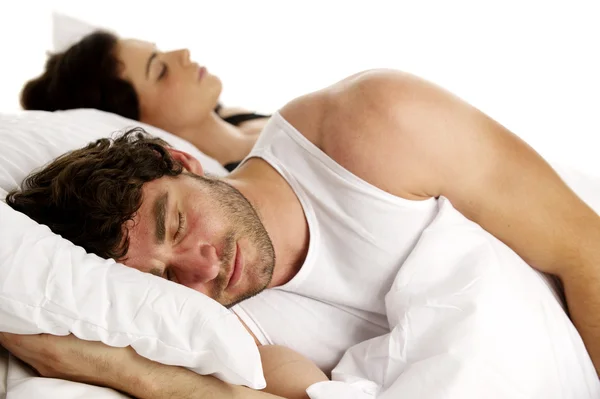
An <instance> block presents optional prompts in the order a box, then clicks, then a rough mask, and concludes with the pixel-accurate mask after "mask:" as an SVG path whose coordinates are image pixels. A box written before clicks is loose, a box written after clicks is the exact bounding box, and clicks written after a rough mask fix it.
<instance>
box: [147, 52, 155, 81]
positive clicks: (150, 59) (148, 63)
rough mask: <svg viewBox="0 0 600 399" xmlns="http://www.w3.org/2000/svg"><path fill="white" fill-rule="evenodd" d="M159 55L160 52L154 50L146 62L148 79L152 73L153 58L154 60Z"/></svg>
mask: <svg viewBox="0 0 600 399" xmlns="http://www.w3.org/2000/svg"><path fill="white" fill-rule="evenodd" d="M157 55H158V53H157V52H156V51H154V52H153V53H152V54H150V57H148V62H147V63H146V79H148V73H150V64H152V60H154V59H155V58H156V56H157Z"/></svg>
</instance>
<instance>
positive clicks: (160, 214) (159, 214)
mask: <svg viewBox="0 0 600 399" xmlns="http://www.w3.org/2000/svg"><path fill="white" fill-rule="evenodd" d="M168 202H169V193H168V192H165V193H164V194H162V195H161V196H160V197H158V198H157V199H156V202H154V220H155V221H156V231H155V234H156V242H157V243H158V244H162V243H164V242H165V235H166V227H165V218H166V214H167V203H168Z"/></svg>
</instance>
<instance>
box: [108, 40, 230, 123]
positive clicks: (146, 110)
mask: <svg viewBox="0 0 600 399" xmlns="http://www.w3.org/2000/svg"><path fill="white" fill-rule="evenodd" d="M117 57H118V59H119V60H120V61H121V62H122V64H123V69H122V73H121V77H122V78H124V79H126V80H128V81H129V82H131V83H132V84H133V86H134V88H135V91H136V93H137V95H138V98H139V102H140V120H141V121H142V122H145V123H148V124H151V125H154V126H157V127H160V128H162V129H165V130H168V131H171V132H172V133H176V134H177V133H178V132H182V130H185V129H187V128H190V127H193V126H195V125H197V124H198V123H201V121H202V119H204V118H206V117H207V116H208V115H209V113H210V112H212V110H214V108H215V107H216V105H217V102H218V99H219V95H220V94H221V81H220V80H219V78H218V77H216V76H214V75H212V74H210V73H209V72H208V70H207V69H206V68H204V67H200V66H199V65H198V64H197V63H195V62H192V61H191V60H190V52H189V51H188V50H176V51H170V52H166V53H163V52H161V51H158V50H157V49H156V46H155V45H154V44H152V43H148V42H144V41H140V40H132V39H126V40H120V41H119V45H118V46H117Z"/></svg>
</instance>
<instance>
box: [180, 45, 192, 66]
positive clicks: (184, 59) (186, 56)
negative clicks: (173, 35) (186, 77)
mask: <svg viewBox="0 0 600 399" xmlns="http://www.w3.org/2000/svg"><path fill="white" fill-rule="evenodd" d="M179 57H180V59H181V63H182V64H183V65H187V64H189V63H190V50H188V49H186V48H184V49H181V50H179Z"/></svg>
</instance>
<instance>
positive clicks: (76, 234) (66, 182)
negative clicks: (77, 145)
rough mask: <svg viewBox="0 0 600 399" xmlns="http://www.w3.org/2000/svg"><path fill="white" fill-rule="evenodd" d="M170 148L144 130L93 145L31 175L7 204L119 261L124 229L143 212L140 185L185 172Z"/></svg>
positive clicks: (125, 241)
mask: <svg viewBox="0 0 600 399" xmlns="http://www.w3.org/2000/svg"><path fill="white" fill-rule="evenodd" d="M168 147H169V146H168V144H167V143H166V142H165V141H163V140H161V139H159V138H156V137H152V136H150V135H148V134H147V133H146V132H145V131H144V130H143V129H142V128H134V129H131V130H129V131H127V132H125V133H123V134H120V135H118V136H116V137H115V138H112V139H109V138H104V139H100V140H97V141H96V142H93V143H90V144H89V145H87V146H86V147H84V148H81V149H78V150H75V151H72V152H69V153H66V154H64V155H62V156H60V157H59V158H57V159H56V160H54V161H53V162H51V163H50V164H49V165H47V166H45V167H44V168H43V169H42V170H40V171H36V172H34V173H32V174H31V175H29V176H28V177H27V178H26V179H25V180H24V182H23V185H22V189H21V190H15V191H12V192H11V193H9V194H8V196H7V197H6V202H7V204H8V205H10V206H11V207H12V208H13V209H15V210H17V211H20V212H23V213H25V214H26V215H28V216H29V217H30V218H32V219H33V220H35V221H37V222H38V223H42V224H45V225H47V226H48V227H50V229H51V230H52V231H53V232H54V233H56V234H60V235H61V236H63V237H64V238H66V239H68V240H70V241H71V242H73V243H74V244H76V245H79V246H82V247H83V248H85V249H86V251H88V252H92V253H95V254H96V255H98V256H101V257H103V258H113V259H120V258H122V257H123V256H125V254H126V253H127V250H128V247H129V239H128V234H127V231H126V230H125V229H124V227H123V226H124V223H125V222H127V221H129V220H132V219H133V217H134V216H135V213H136V212H137V211H138V209H139V208H140V206H141V201H142V186H143V184H144V183H147V182H149V181H152V180H155V179H158V178H160V177H163V176H177V175H179V174H181V173H182V172H183V167H182V165H181V164H180V163H179V162H178V161H176V160H175V159H173V158H172V157H171V154H170V153H169V152H168V150H167V149H168Z"/></svg>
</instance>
